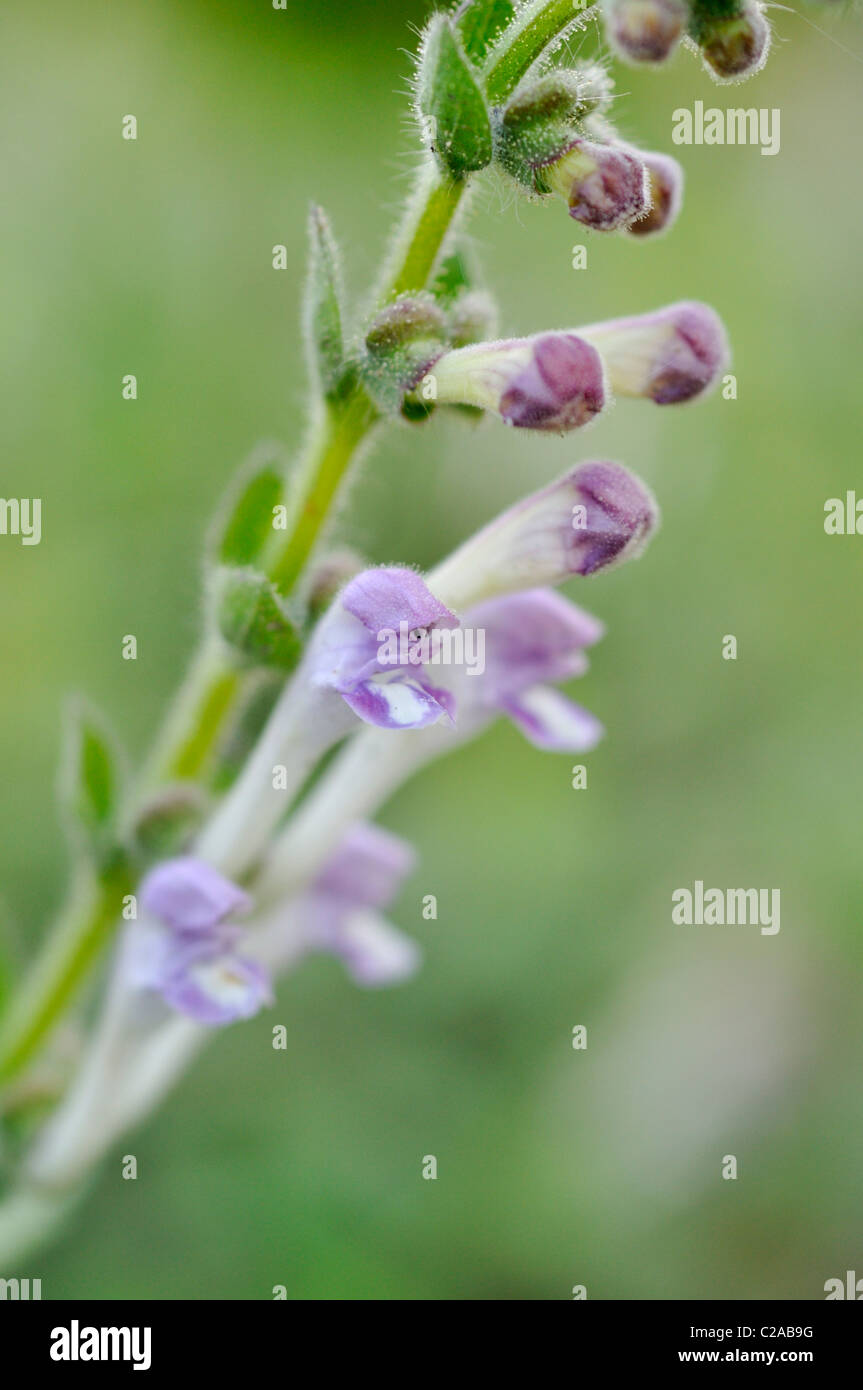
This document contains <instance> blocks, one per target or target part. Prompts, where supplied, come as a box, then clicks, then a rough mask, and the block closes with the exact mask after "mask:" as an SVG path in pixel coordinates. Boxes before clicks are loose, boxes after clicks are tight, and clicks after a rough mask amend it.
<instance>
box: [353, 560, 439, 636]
mask: <svg viewBox="0 0 863 1390" xmlns="http://www.w3.org/2000/svg"><path fill="white" fill-rule="evenodd" d="M339 601H340V603H341V605H342V607H343V608H345V609H346V610H347V612H348V613H352V614H353V615H354V617H355V618H359V620H360V622H361V623H362V624H363V626H364V627H365V628H366V629H367V630H368V631H369V632H370V633H372V634H374V635H375V636H377V634H378V633H379V632H380V631H382V630H383V629H388V630H389V631H391V632H398V631H399V630H400V625H401V624H402V623H406V624H407V628H408V631H413V630H414V629H416V628H430V627H458V618H456V617H455V615H454V614H453V613H450V611H449V609H447V608H445V607H444V605H443V604H442V603H440V602H439V601H438V600H437V599H436V598H435V596H434V594H433V593H432V592H431V590H430V589H429V588H428V586H427V585H426V584H425V583H424V581H423V580H422V579H421V577H420V576H419V575H418V574H417V573H416V571H415V570H411V569H406V568H403V567H399V566H395V565H388V566H382V567H380V568H379V569H368V570H363V572H362V574H358V575H357V576H356V578H354V579H352V580H351V582H350V584H348V586H347V588H345V589H344V590H343V591H342V594H341V597H340V600H339Z"/></svg>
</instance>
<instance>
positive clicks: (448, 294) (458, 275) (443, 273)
mask: <svg viewBox="0 0 863 1390" xmlns="http://www.w3.org/2000/svg"><path fill="white" fill-rule="evenodd" d="M472 283H473V282H472V278H471V275H470V271H469V270H468V266H467V260H466V257H465V254H464V252H463V251H453V252H452V254H451V255H449V256H446V257H445V258H444V259H443V260H442V261H441V264H440V269H439V270H438V273H437V275H436V276H435V278H434V281H433V283H432V286H431V292H432V294H433V295H434V297H435V299H436V300H437V301H438V303H440V304H447V305H448V304H452V303H454V302H455V300H456V299H458V297H459V295H460V294H461V293H462V291H463V290H469V289H470V288H471V285H472Z"/></svg>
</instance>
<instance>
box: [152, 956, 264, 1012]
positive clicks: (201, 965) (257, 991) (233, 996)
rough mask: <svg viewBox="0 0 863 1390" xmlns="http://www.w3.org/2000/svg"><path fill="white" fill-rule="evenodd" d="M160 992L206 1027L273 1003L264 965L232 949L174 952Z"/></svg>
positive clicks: (171, 1003) (173, 1005)
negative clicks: (239, 954) (170, 967)
mask: <svg viewBox="0 0 863 1390" xmlns="http://www.w3.org/2000/svg"><path fill="white" fill-rule="evenodd" d="M160 993H161V995H162V998H163V999H164V1000H165V1003H166V1004H169V1005H170V1006H171V1008H172V1009H176V1011H177V1012H178V1013H181V1014H186V1016H187V1017H188V1018H192V1019H194V1020H195V1022H196V1023H205V1024H208V1025H209V1026H210V1027H221V1026H223V1025H224V1024H226V1023H236V1022H237V1021H238V1020H239V1019H241V1018H253V1017H254V1015H255V1014H256V1013H257V1012H258V1011H259V1009H260V1008H261V1007H262V1006H263V1005H264V1004H272V1002H273V994H272V988H271V985H270V978H269V975H268V974H267V971H266V970H265V969H264V967H263V966H262V965H259V964H258V963H257V961H254V960H249V959H248V958H247V957H245V956H238V955H236V954H235V953H234V952H233V951H223V952H221V953H217V952H205V951H203V950H197V951H196V950H193V949H191V948H189V949H188V950H186V951H178V952H177V953H176V956H175V958H174V961H173V968H172V969H171V971H170V972H167V973H166V974H165V976H164V978H163V980H162V982H161V986H160Z"/></svg>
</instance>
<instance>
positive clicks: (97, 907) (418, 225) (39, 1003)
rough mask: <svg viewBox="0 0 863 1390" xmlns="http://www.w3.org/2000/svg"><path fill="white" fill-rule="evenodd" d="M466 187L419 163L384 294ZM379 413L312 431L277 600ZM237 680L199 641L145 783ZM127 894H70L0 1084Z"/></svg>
mask: <svg viewBox="0 0 863 1390" xmlns="http://www.w3.org/2000/svg"><path fill="white" fill-rule="evenodd" d="M464 187H465V185H464V182H462V183H453V182H452V181H450V180H449V179H446V178H444V177H443V176H441V175H439V174H437V172H436V171H434V169H433V167H432V166H430V165H427V164H426V165H424V166H423V168H422V170H421V171H420V174H419V177H418V183H417V190H416V193H415V194H414V196H413V197H412V198H411V199H410V201H409V203H408V206H407V209H406V213H405V217H404V226H403V231H402V232H401V234H400V235H399V236H398V237H397V238H396V240H395V243H394V246H395V256H394V259H395V265H394V267H393V268H392V270H391V271H390V272H389V274H388V275H387V277H386V283H387V285H388V289H387V290H386V291H385V293H384V297H385V298H389V297H391V296H392V295H393V294H397V293H401V292H402V291H403V290H406V289H414V288H422V287H423V285H424V284H425V283H426V281H427V280H428V278H429V276H430V275H431V272H432V270H433V269H434V265H435V262H436V260H437V257H438V254H439V252H440V250H441V247H442V245H443V243H444V240H445V238H446V235H447V233H448V231H449V229H450V227H451V225H452V222H453V219H454V217H455V215H456V213H457V211H458V209H459V206H460V205H461V202H462V197H463V193H464ZM378 419H379V416H378V411H377V409H376V407H375V406H374V404H373V403H372V401H371V400H370V398H369V396H368V395H367V393H366V392H365V390H364V389H363V388H362V387H361V386H359V385H357V386H355V387H354V388H353V390H352V391H351V393H350V395H349V396H348V397H347V399H346V400H345V401H344V402H340V403H338V404H336V405H328V406H327V407H326V408H325V410H324V412H323V416H322V418H321V420H320V421H319V422H318V423H317V424H316V426H315V428H314V429H313V431H312V433H311V436H310V439H309V442H308V444H307V446H306V449H305V452H304V454H303V455H302V457H301V458H300V459H299V461H298V463H297V467H296V471H295V473H294V477H293V485H292V495H291V500H290V504H289V514H288V524H287V529H286V533H285V534H286V540H285V542H284V543H283V545H282V546H280V547H279V550H278V552H277V554H276V556H275V558H274V559H273V561H272V563H271V566H270V577H271V578H272V579H273V581H274V582H275V583H276V584H277V585H278V587H279V589H280V590H281V592H282V593H283V594H284V595H288V594H289V593H291V592H292V590H293V589H294V588H295V586H296V583H297V581H298V579H299V577H300V575H301V574H302V571H303V569H304V566H305V564H306V562H307V561H308V559H309V556H310V555H311V553H312V550H313V549H314V546H315V543H316V542H317V540H318V538H319V536H320V534H321V531H322V530H323V528H324V526H325V524H326V521H327V518H328V516H329V515H330V512H331V510H332V506H333V503H334V501H335V498H336V495H337V493H338V491H339V487H340V485H341V484H342V482H343V481H344V479H345V476H346V474H347V472H348V469H349V467H350V464H351V462H352V460H353V459H354V457H355V456H356V453H357V451H358V449H359V447H360V445H361V444H362V443H363V442H364V440H365V439H366V438H367V437H368V435H369V434H370V433H371V431H372V429H373V427H374V426H375V424H376V423H377V422H378ZM241 685H242V675H241V673H240V672H239V671H238V670H236V668H234V667H232V666H231V664H230V661H229V658H228V657H227V656H226V654H225V653H224V651H223V650H222V648H221V644H220V643H219V641H218V639H217V638H216V637H214V636H213V635H212V634H210V635H208V636H207V637H205V638H204V641H203V643H202V645H201V647H200V648H199V651H198V653H197V656H196V657H195V659H194V660H193V663H192V665H191V667H190V669H189V672H188V674H187V676H186V679H185V681H184V683H183V685H182V687H181V688H180V690H179V692H178V694H177V697H176V699H175V702H174V705H173V707H172V710H171V712H170V714H169V716H168V719H167V721H166V724H165V731H164V733H163V735H162V736H161V738H160V739H159V740H158V742H157V745H156V752H155V755H154V757H153V759H152V762H151V770H150V772H149V773H148V775H147V777H146V778H145V782H146V783H147V785H152V784H153V783H154V782H155V783H158V782H166V781H173V780H177V779H193V778H195V777H197V776H199V775H200V773H201V772H202V770H203V769H204V767H205V766H206V763H207V761H208V758H209V756H210V754H211V753H212V751H213V748H214V747H215V744H216V741H217V739H218V737H219V734H220V732H221V730H222V729H223V728H224V726H225V723H226V721H227V718H228V715H229V714H230V712H231V710H232V709H233V708H234V706H235V704H236V701H237V698H238V696H239V693H240V689H241ZM130 891H131V877H130V872H129V869H128V867H126V866H124V869H123V872H122V873H120V872H119V871H118V872H111V873H109V874H105V875H101V876H96V878H95V881H94V883H93V884H91V885H90V887H89V889H88V890H86V891H82V890H81V888H80V887H77V888H76V890H75V891H74V892H73V893H72V894H71V895H70V899H69V901H68V903H67V905H66V907H65V908H64V909H63V911H62V913H61V916H60V918H59V919H58V921H57V923H56V924H55V926H54V928H53V929H52V930H51V931H50V932H49V935H48V938H47V942H46V945H45V948H44V950H43V953H42V955H41V956H40V957H39V958H38V960H37V961H36V963H35V965H34V967H33V970H32V973H31V975H30V979H29V981H28V983H27V985H26V987H25V988H24V990H23V991H22V992H21V994H20V995H19V997H18V1001H17V1003H16V1006H15V1008H14V1010H10V1011H9V1012H8V1013H7V1014H6V1016H5V1017H4V1019H3V1026H2V1029H0V1080H2V1081H3V1082H6V1081H8V1080H10V1079H11V1078H12V1077H14V1076H15V1075H17V1074H18V1072H19V1071H20V1070H21V1068H22V1067H23V1066H25V1065H26V1063H27V1062H28V1061H29V1060H30V1058H31V1057H32V1056H33V1054H34V1053H35V1052H36V1050H37V1048H38V1047H39V1045H40V1044H41V1042H42V1041H43V1039H44V1038H45V1036H46V1035H47V1033H48V1032H49V1030H50V1029H51V1027H52V1026H53V1025H54V1024H55V1023H56V1021H57V1019H58V1018H59V1016H60V1015H61V1013H62V1011H63V1009H64V1008H65V1006H66V1005H67V1004H68V1003H69V1001H70V999H71V998H72V997H73V995H74V993H75V991H76V989H77V987H78V985H79V984H80V983H81V982H82V980H83V979H84V978H85V976H86V974H87V973H88V971H89V969H90V968H91V966H92V965H93V964H94V963H95V962H96V961H97V959H98V958H99V956H100V954H101V951H102V948H103V947H104V946H105V945H106V944H107V943H108V941H109V940H110V939H111V936H112V934H113V931H114V927H115V926H116V923H117V921H118V917H119V909H120V906H121V904H122V899H123V896H124V894H126V893H128V892H130Z"/></svg>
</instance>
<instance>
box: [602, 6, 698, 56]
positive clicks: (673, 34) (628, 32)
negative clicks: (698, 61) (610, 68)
mask: <svg viewBox="0 0 863 1390" xmlns="http://www.w3.org/2000/svg"><path fill="white" fill-rule="evenodd" d="M688 19H689V10H688V7H687V6H686V4H685V3H684V2H683V0H610V3H609V5H608V19H607V25H606V29H607V33H608V38H609V40H610V42H611V44H612V47H613V48H615V49H616V50H617V52H618V53H619V54H620V56H621V58H623V59H625V60H626V62H628V63H662V62H664V61H665V59H666V58H668V57H669V55H670V54H671V53H672V52H673V50H674V49H675V47H676V46H677V44H678V42H679V41H680V39H681V37H682V36H683V33H684V30H685V29H686V24H687V20H688Z"/></svg>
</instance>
